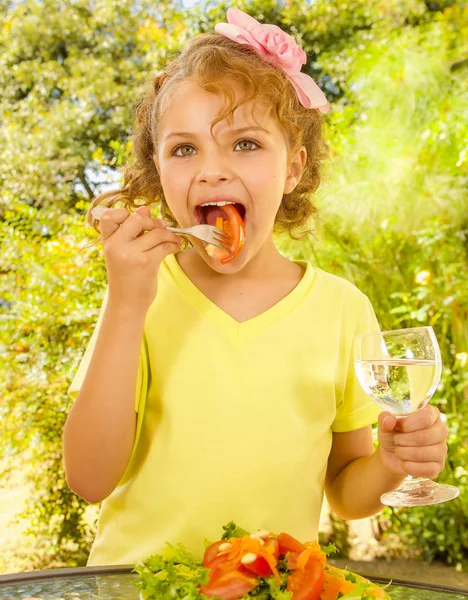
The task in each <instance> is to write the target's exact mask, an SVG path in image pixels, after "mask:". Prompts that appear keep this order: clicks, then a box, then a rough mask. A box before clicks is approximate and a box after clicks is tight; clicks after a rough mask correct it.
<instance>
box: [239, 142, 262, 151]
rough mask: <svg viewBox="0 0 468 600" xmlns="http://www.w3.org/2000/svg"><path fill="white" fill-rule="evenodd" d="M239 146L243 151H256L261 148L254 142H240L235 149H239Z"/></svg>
mask: <svg viewBox="0 0 468 600" xmlns="http://www.w3.org/2000/svg"><path fill="white" fill-rule="evenodd" d="M238 146H239V148H240V149H241V150H256V149H257V148H259V145H258V144H257V143H256V142H254V141H253V140H240V141H239V142H237V144H236V146H235V148H237V147H238ZM235 148H234V149H235Z"/></svg>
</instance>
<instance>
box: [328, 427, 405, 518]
mask: <svg viewBox="0 0 468 600" xmlns="http://www.w3.org/2000/svg"><path fill="white" fill-rule="evenodd" d="M403 479H404V475H394V474H393V473H389V472H388V471H387V470H386V469H385V468H384V466H383V465H382V463H381V460H380V456H379V452H378V451H377V450H376V451H374V448H373V442H372V428H371V426H370V425H369V426H368V427H363V428H362V429H357V430H356V431H347V432H345V433H333V443H332V449H331V452H330V456H329V459H328V468H327V476H326V480H325V491H326V494H327V500H328V504H329V505H330V507H331V508H332V509H333V511H334V512H335V513H336V514H337V515H338V516H339V517H340V518H342V519H346V520H350V519H363V518H364V517H370V516H371V515H374V514H375V513H377V512H379V511H380V510H382V508H383V505H382V503H381V502H380V496H381V495H382V494H384V493H385V492H388V491H389V490H392V489H395V488H396V487H398V486H399V485H400V483H401V482H402V481H403Z"/></svg>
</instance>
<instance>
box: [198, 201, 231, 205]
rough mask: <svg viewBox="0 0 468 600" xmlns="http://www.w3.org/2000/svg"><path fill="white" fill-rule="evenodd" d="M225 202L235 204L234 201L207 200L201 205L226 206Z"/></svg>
mask: <svg viewBox="0 0 468 600" xmlns="http://www.w3.org/2000/svg"><path fill="white" fill-rule="evenodd" d="M226 204H235V202H207V203H206V204H202V205H201V206H226Z"/></svg>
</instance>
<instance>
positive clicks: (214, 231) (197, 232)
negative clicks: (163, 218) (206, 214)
mask: <svg viewBox="0 0 468 600" xmlns="http://www.w3.org/2000/svg"><path fill="white" fill-rule="evenodd" d="M106 210H112V209H111V208H108V207H107V206H95V207H94V208H93V210H92V211H91V215H92V216H93V217H94V218H95V219H96V221H99V220H100V218H101V216H102V214H103V213H104V212H105V211H106ZM166 229H167V231H172V233H175V234H177V235H190V236H192V237H195V238H197V239H199V240H201V241H202V242H206V243H207V244H213V246H217V247H218V248H221V249H222V250H229V238H228V237H227V235H226V234H225V233H224V231H221V229H218V228H217V227H214V226H213V225H206V224H201V225H193V226H192V227H186V228H184V229H181V228H179V227H166Z"/></svg>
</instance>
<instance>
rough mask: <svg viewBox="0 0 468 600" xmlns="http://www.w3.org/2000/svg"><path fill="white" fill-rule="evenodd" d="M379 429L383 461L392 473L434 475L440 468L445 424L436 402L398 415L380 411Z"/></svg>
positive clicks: (444, 439) (442, 461) (420, 475)
mask: <svg viewBox="0 0 468 600" xmlns="http://www.w3.org/2000/svg"><path fill="white" fill-rule="evenodd" d="M378 433H379V448H378V451H379V452H380V456H381V460H382V463H383V464H384V466H385V467H387V468H388V470H389V471H391V472H392V473H393V474H395V475H412V476H413V477H429V478H430V479H433V478H434V477H437V475H439V473H440V472H441V471H443V469H444V466H445V457H446V455H447V443H446V439H447V435H448V428H447V426H446V425H445V423H443V422H442V420H441V418H440V411H439V409H438V408H436V407H435V406H432V405H430V404H428V405H427V406H426V407H425V408H423V409H422V410H419V411H417V412H415V413H411V414H409V415H408V416H407V417H404V418H399V419H397V418H396V417H395V415H392V414H391V413H389V412H383V413H381V414H380V415H379V430H378Z"/></svg>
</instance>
